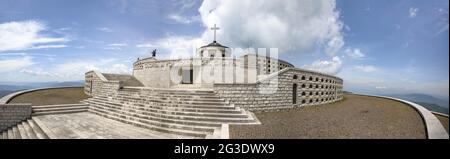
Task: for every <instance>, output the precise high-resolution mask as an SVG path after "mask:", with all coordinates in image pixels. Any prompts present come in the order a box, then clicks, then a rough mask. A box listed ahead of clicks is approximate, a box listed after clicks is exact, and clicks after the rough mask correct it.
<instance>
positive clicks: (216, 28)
mask: <svg viewBox="0 0 450 159" xmlns="http://www.w3.org/2000/svg"><path fill="white" fill-rule="evenodd" d="M219 29H220V28H219V27H216V24H214V27H212V28H211V30H213V31H214V43H216V30H219Z"/></svg>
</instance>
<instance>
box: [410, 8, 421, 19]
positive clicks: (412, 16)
mask: <svg viewBox="0 0 450 159" xmlns="http://www.w3.org/2000/svg"><path fill="white" fill-rule="evenodd" d="M418 11H419V8H413V7H411V8H409V17H410V18H414V17H416V16H417V12H418Z"/></svg>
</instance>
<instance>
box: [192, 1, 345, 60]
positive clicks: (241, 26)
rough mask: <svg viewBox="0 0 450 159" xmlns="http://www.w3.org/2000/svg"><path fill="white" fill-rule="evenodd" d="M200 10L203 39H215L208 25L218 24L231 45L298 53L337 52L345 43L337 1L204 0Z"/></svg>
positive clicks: (221, 35)
mask: <svg viewBox="0 0 450 159" xmlns="http://www.w3.org/2000/svg"><path fill="white" fill-rule="evenodd" d="M199 12H200V15H201V19H202V22H203V25H204V26H206V27H207V29H208V30H206V31H205V32H204V33H203V35H202V39H203V41H212V37H213V36H212V34H213V32H212V31H210V30H209V28H211V27H212V26H213V25H214V24H217V26H219V27H220V30H219V31H218V33H217V34H218V41H219V42H222V43H223V44H227V45H230V46H232V47H245V48H246V47H249V46H250V47H255V48H259V47H265V48H268V47H272V48H279V49H280V51H281V52H287V51H289V52H295V53H305V52H310V51H311V50H314V49H323V50H324V51H325V52H326V53H327V54H329V55H334V54H335V53H337V52H338V51H339V50H340V48H341V47H342V46H343V45H344V38H343V35H342V30H343V26H344V25H343V23H342V22H341V21H340V20H339V18H340V13H339V11H338V10H336V2H335V1H334V0H296V1H273V0H258V1H251V0H227V1H219V0H210V1H203V3H202V5H201V7H200V9H199Z"/></svg>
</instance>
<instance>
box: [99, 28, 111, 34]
mask: <svg viewBox="0 0 450 159" xmlns="http://www.w3.org/2000/svg"><path fill="white" fill-rule="evenodd" d="M97 29H98V30H100V31H103V32H107V33H110V32H113V30H112V29H111V28H107V27H102V28H97Z"/></svg>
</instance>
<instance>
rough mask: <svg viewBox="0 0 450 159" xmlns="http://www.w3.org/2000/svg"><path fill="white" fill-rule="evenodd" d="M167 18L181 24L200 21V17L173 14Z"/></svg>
mask: <svg viewBox="0 0 450 159" xmlns="http://www.w3.org/2000/svg"><path fill="white" fill-rule="evenodd" d="M167 18H168V19H170V20H173V21H175V22H177V23H181V24H191V23H195V22H199V21H200V17H198V16H192V17H185V16H182V15H179V14H171V15H169V16H168V17H167Z"/></svg>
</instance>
